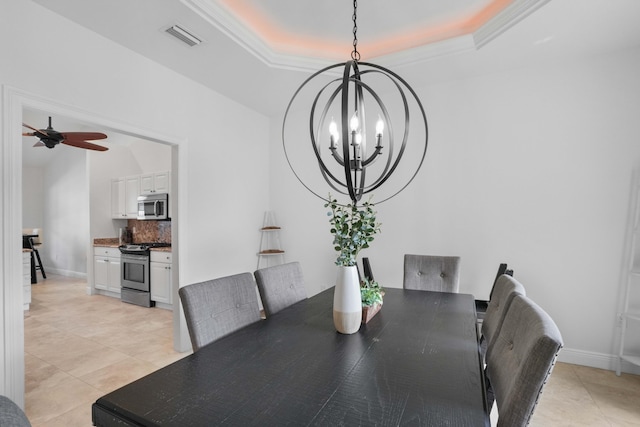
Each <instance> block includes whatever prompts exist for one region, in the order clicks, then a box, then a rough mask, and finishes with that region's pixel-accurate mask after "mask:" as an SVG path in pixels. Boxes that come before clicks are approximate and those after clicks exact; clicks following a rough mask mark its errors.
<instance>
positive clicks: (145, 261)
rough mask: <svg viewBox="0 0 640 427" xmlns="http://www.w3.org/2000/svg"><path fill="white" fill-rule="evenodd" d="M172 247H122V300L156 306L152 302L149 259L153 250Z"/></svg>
mask: <svg viewBox="0 0 640 427" xmlns="http://www.w3.org/2000/svg"><path fill="white" fill-rule="evenodd" d="M167 246H171V244H170V243H138V244H133V245H122V246H120V252H121V253H122V255H121V257H120V285H121V286H122V291H121V294H120V299H121V300H122V301H123V302H127V303H130V304H136V305H140V306H143V307H153V306H155V301H151V278H150V269H149V258H150V255H151V248H159V247H167Z"/></svg>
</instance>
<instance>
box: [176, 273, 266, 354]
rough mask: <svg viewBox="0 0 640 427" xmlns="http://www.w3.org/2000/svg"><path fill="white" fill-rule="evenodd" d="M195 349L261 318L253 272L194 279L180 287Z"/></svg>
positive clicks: (179, 292)
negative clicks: (204, 279)
mask: <svg viewBox="0 0 640 427" xmlns="http://www.w3.org/2000/svg"><path fill="white" fill-rule="evenodd" d="M178 294H179V295H180V301H181V302H182V307H183V308H184V314H185V318H186V320H187V328H188V329H189V337H190V338H191V345H192V346H193V351H194V352H196V351H198V350H199V349H201V348H202V347H203V346H205V345H207V344H209V343H211V342H213V341H215V340H217V339H219V338H222V337H223V336H225V335H227V334H230V333H232V332H235V331H237V330H238V329H240V328H242V327H244V326H246V325H249V324H251V323H254V322H257V321H258V320H260V310H259V307H258V296H257V295H256V282H255V281H254V280H253V276H252V275H251V273H242V274H236V275H233V276H227V277H221V278H219V279H214V280H208V281H206V282H201V283H194V284H192V285H187V286H184V287H182V288H180V289H179V291H178Z"/></svg>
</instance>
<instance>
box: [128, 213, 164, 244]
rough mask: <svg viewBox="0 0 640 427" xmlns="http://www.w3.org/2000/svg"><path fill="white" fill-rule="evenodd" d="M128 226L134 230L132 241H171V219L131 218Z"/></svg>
mask: <svg viewBox="0 0 640 427" xmlns="http://www.w3.org/2000/svg"><path fill="white" fill-rule="evenodd" d="M127 228H129V230H131V232H132V238H133V241H132V243H150V242H162V243H171V221H139V220H137V219H129V220H127Z"/></svg>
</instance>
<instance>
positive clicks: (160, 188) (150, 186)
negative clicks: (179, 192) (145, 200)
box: [140, 172, 171, 194]
mask: <svg viewBox="0 0 640 427" xmlns="http://www.w3.org/2000/svg"><path fill="white" fill-rule="evenodd" d="M170 190H171V174H170V172H156V173H149V174H144V175H141V176H140V194H153V193H170V192H171V191H170Z"/></svg>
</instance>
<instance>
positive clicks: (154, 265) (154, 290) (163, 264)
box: [149, 251, 173, 308]
mask: <svg viewBox="0 0 640 427" xmlns="http://www.w3.org/2000/svg"><path fill="white" fill-rule="evenodd" d="M171 261H172V256H171V252H163V251H151V263H150V272H149V276H150V278H151V301H155V302H156V303H164V304H167V305H171V304H173V293H172V292H173V286H172V284H173V280H172V278H171ZM166 308H170V307H166Z"/></svg>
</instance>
